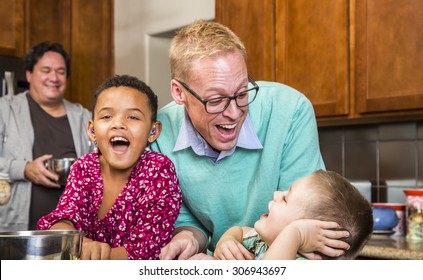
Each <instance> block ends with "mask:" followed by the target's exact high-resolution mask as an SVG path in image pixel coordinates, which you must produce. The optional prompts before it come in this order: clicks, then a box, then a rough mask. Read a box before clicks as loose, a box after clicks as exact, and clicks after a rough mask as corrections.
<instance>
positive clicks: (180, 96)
mask: <svg viewBox="0 0 423 280" xmlns="http://www.w3.org/2000/svg"><path fill="white" fill-rule="evenodd" d="M170 92H171V93H172V97H173V100H175V102H176V104H179V105H182V104H184V100H185V95H184V93H183V91H182V85H181V84H179V83H178V82H177V81H176V80H175V79H172V80H171V81H170Z"/></svg>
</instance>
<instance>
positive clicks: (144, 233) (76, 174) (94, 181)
mask: <svg viewBox="0 0 423 280" xmlns="http://www.w3.org/2000/svg"><path fill="white" fill-rule="evenodd" d="M103 188H104V185H103V180H102V176H101V170H100V162H99V157H98V152H97V151H95V152H93V153H90V154H87V155H84V156H82V157H80V158H79V159H78V160H77V161H76V162H75V163H74V165H73V166H72V168H71V172H70V175H69V178H68V182H67V184H66V189H65V190H64V192H63V194H62V196H61V198H60V200H59V203H58V205H57V207H56V209H55V210H53V211H52V212H51V213H50V214H48V215H46V216H44V217H42V218H41V219H40V220H39V221H38V229H40V230H46V229H49V228H51V226H52V225H53V224H54V223H56V222H58V221H60V220H64V219H66V220H69V221H71V222H72V223H73V225H74V227H75V228H76V229H77V230H81V231H82V232H83V233H84V235H85V236H86V237H87V238H90V239H92V240H95V241H99V242H105V243H107V244H109V245H110V247H111V248H116V247H121V246H123V247H125V249H126V251H127V254H128V259H143V260H146V259H158V257H159V254H160V249H161V248H162V247H163V246H165V245H166V244H167V243H168V242H169V241H170V240H171V239H172V237H173V227H174V223H175V220H176V218H177V216H178V214H179V211H180V207H181V203H182V194H181V190H180V187H179V181H178V179H177V177H176V171H175V167H174V165H173V163H172V161H171V160H170V159H169V158H168V157H167V156H165V155H163V154H160V153H157V152H153V151H148V150H146V151H145V152H144V153H143V154H142V155H141V156H140V158H139V160H138V162H137V164H136V165H135V167H134V168H133V170H132V172H131V175H130V176H129V178H128V181H127V183H126V186H125V187H124V189H123V190H122V192H121V193H120V194H119V196H118V197H117V198H116V200H115V202H114V204H113V206H112V207H111V209H110V210H109V211H108V213H107V214H106V215H105V216H104V217H102V218H101V219H98V211H99V208H100V205H101V203H102V199H103Z"/></svg>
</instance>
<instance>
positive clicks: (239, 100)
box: [176, 76, 259, 114]
mask: <svg viewBox="0 0 423 280" xmlns="http://www.w3.org/2000/svg"><path fill="white" fill-rule="evenodd" d="M176 81H178V82H179V83H180V84H181V85H182V86H183V87H184V88H185V89H186V90H187V91H188V92H189V93H191V94H192V95H193V96H194V97H195V98H197V99H198V101H200V102H201V103H203V105H204V107H205V108H206V112H207V113H209V114H218V113H221V112H223V111H225V110H226V108H228V106H229V103H231V101H232V100H233V99H235V103H236V105H237V106H238V107H245V106H247V105H248V104H250V103H251V102H253V101H254V99H256V96H257V92H258V90H259V86H258V85H257V84H256V82H255V81H254V80H253V79H252V78H251V77H250V76H248V81H249V82H250V83H251V84H252V86H253V87H251V88H249V89H247V90H244V91H241V92H238V93H237V94H235V95H234V96H232V97H216V98H211V99H206V100H204V99H202V98H201V96H199V95H198V94H197V93H196V92H195V91H193V90H192V89H191V88H190V87H189V86H188V85H187V84H185V83H184V82H182V81H179V80H176ZM249 87H250V85H249Z"/></svg>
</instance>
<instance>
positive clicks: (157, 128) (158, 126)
mask: <svg viewBox="0 0 423 280" xmlns="http://www.w3.org/2000/svg"><path fill="white" fill-rule="evenodd" d="M160 132H162V123H161V122H159V121H155V122H153V125H152V126H151V130H150V135H149V136H148V142H149V143H152V142H154V141H156V139H157V138H159V135H160Z"/></svg>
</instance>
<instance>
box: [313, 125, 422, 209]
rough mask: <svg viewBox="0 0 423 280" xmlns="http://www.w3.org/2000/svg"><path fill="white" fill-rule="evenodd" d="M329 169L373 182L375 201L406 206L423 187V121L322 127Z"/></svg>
mask: <svg viewBox="0 0 423 280" xmlns="http://www.w3.org/2000/svg"><path fill="white" fill-rule="evenodd" d="M319 138H320V149H321V152H322V156H323V159H324V161H325V164H326V169H328V170H333V171H336V172H338V173H340V174H342V175H343V176H345V177H346V178H348V179H349V180H351V181H370V182H371V184H372V192H371V200H372V202H390V203H405V195H404V193H403V189H410V188H411V189H412V188H423V121H414V122H402V123H388V124H376V125H374V124H373V125H357V126H338V127H321V128H319Z"/></svg>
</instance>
